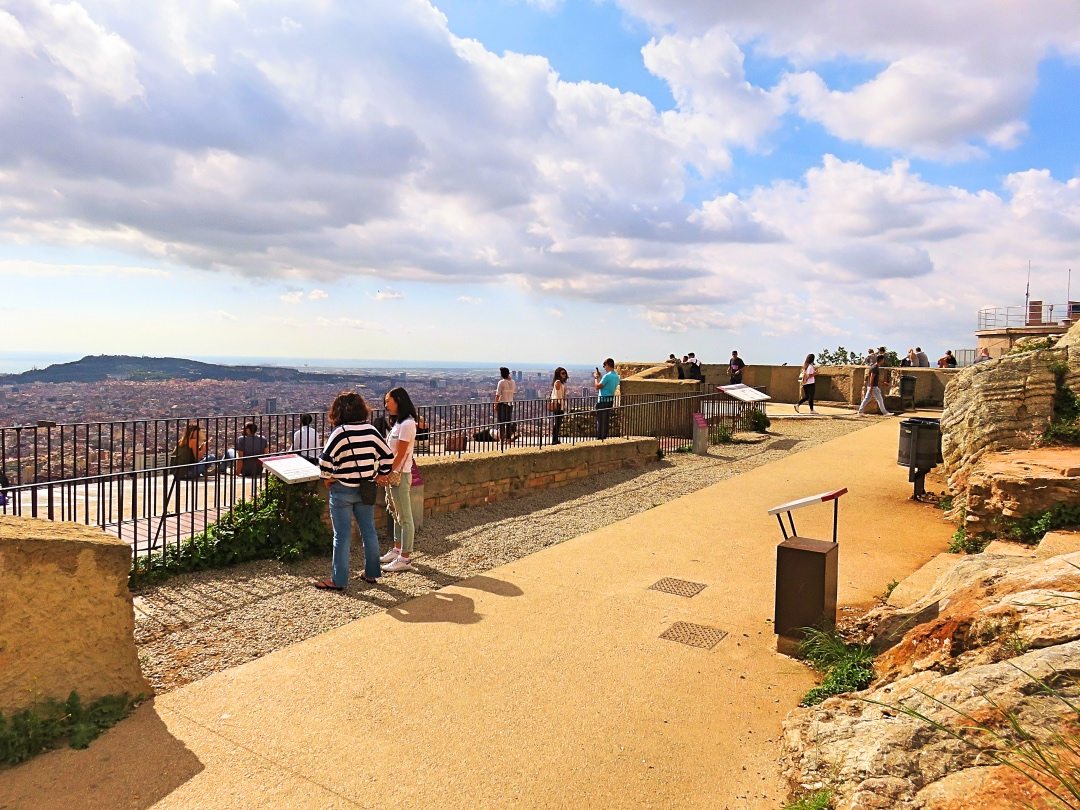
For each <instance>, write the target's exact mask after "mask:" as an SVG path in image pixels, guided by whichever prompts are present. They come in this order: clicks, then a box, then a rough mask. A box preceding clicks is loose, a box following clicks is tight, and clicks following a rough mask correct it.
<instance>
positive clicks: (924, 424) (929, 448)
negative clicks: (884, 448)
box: [896, 417, 944, 498]
mask: <svg viewBox="0 0 1080 810" xmlns="http://www.w3.org/2000/svg"><path fill="white" fill-rule="evenodd" d="M943 460H944V459H942V457H941V420H940V419H929V418H924V417H915V418H912V419H904V420H903V421H902V422H901V423H900V441H899V444H898V445H897V447H896V463H897V464H899V465H900V466H901V467H907V468H908V481H911V482H913V483H914V484H915V494H914V495H912V497H913V498H919V497H920V496H922V495H925V494H926V487H925V486H924V484H925V479H926V474H927V473H928V472H929V471H930V470H932V469H933V468H934V467H936V466H937V465H938V464H941V462H942V461H943Z"/></svg>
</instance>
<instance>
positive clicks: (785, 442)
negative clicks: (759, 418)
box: [769, 439, 802, 450]
mask: <svg viewBox="0 0 1080 810" xmlns="http://www.w3.org/2000/svg"><path fill="white" fill-rule="evenodd" d="M800 441H802V440H801V439H777V440H776V441H775V442H773V443H772V444H770V445H769V449H770V450H790V449H791V448H792V447H794V446H795V445H797V444H798V443H799V442H800Z"/></svg>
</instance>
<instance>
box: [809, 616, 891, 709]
mask: <svg viewBox="0 0 1080 810" xmlns="http://www.w3.org/2000/svg"><path fill="white" fill-rule="evenodd" d="M803 634H804V635H803V640H802V642H801V643H800V644H799V654H800V655H801V656H803V657H804V658H805V659H806V660H807V662H808V663H809V664H810V666H812V667H813V668H814V669H816V670H817V671H818V672H823V673H824V674H825V677H824V678H823V679H822V681H821V683H820V684H818V685H817V686H815V687H814V688H813V689H811V690H810V691H809V692H807V693H806V694H805V695H804V696H803V699H802V701H800V705H802V706H814V705H816V704H818V703H821V701H823V700H825V698H827V697H831V696H832V695H840V694H843V693H845V692H856V691H858V690H859V689H865V688H866V687H867V686H869V685H870V681H872V680H873V679H874V653H873V651H871V649H870V646H869V645H868V644H848V643H846V642H845V641H844V640H843V639H842V638H841V637H840V635H839V634H838V633H837V632H836V630H835V629H834V628H827V629H824V630H822V629H819V628H816V627H807V628H803Z"/></svg>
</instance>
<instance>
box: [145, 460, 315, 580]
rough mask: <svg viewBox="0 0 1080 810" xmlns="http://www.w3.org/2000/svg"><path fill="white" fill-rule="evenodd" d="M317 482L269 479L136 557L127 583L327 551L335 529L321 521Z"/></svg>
mask: <svg viewBox="0 0 1080 810" xmlns="http://www.w3.org/2000/svg"><path fill="white" fill-rule="evenodd" d="M316 487H317V484H310V485H305V484H292V485H288V484H283V483H282V482H280V481H278V480H277V479H276V478H269V479H267V482H266V489H265V490H264V491H263V492H262V493H260V494H259V496H258V497H257V498H253V499H252V500H250V501H241V502H239V503H237V504H236V505H235V506H233V508H232V509H231V510H230V511H229V512H228V513H227V514H225V515H223V516H222V517H221V518H220V519H219V520H218V521H217V523H215V524H213V525H212V526H208V527H207V528H206V530H205V531H204V532H202V533H201V534H197V535H195V536H194V537H192V538H190V539H188V540H185V541H183V542H182V543H180V545H179V546H169V547H166V548H165V549H163V550H162V551H160V552H157V553H155V554H152V555H149V556H142V557H138V558H136V559H135V561H134V562H133V566H132V570H131V576H130V582H131V584H132V585H137V584H139V583H140V582H146V581H153V580H157V579H161V578H162V577H166V576H170V575H173V574H179V573H182V572H185V571H200V570H203V569H207V568H222V567H224V566H228V565H235V564H236V563H241V562H246V561H248V560H280V561H281V562H290V561H293V560H298V559H301V558H302V557H307V556H310V555H312V554H317V553H320V552H325V551H328V550H329V549H330V547H331V539H332V537H333V534H332V532H331V531H330V529H329V528H328V527H327V526H326V525H325V524H324V523H323V520H322V515H323V511H324V509H325V508H326V507H325V501H324V500H322V499H321V498H320V497H319V495H318V491H317V489H316Z"/></svg>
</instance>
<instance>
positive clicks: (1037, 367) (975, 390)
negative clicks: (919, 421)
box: [941, 348, 1069, 497]
mask: <svg viewBox="0 0 1080 810" xmlns="http://www.w3.org/2000/svg"><path fill="white" fill-rule="evenodd" d="M1068 354H1069V352H1068V349H1065V348H1061V349H1058V348H1055V349H1046V350H1043V351H1039V352H1028V353H1025V354H1018V355H1006V356H1005V357H1002V358H1000V359H998V360H991V361H989V362H986V363H977V364H976V365H974V366H971V367H970V368H967V369H965V370H964V371H963V372H962V373H960V374H958V375H957V376H956V377H955V378H954V379H953V380H952V382H950V383H949V385H948V386H947V388H946V389H945V410H944V412H943V413H942V415H941V454H942V457H943V458H944V461H945V474H946V476H947V477H948V484H949V491H950V492H952V493H953V495H954V497H956V496H963V495H964V494H966V492H967V489H968V480H969V478H970V475H971V472H972V470H973V469H974V467H975V465H976V464H977V463H978V462H979V460H980V459H981V458H982V456H983V455H984V454H985V453H989V452H994V451H998V450H1009V449H1014V450H1015V449H1021V448H1025V449H1026V448H1030V447H1032V446H1033V445H1034V444H1035V442H1036V441H1037V440H1038V439H1039V438H1040V437H1042V435H1043V434H1044V433H1045V432H1046V429H1047V428H1048V427H1049V426H1050V420H1051V418H1052V416H1053V403H1054V393H1055V392H1056V390H1057V385H1056V378H1055V374H1054V370H1053V368H1054V366H1055V364H1061V363H1064V362H1065V361H1066V360H1067V358H1068Z"/></svg>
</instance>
